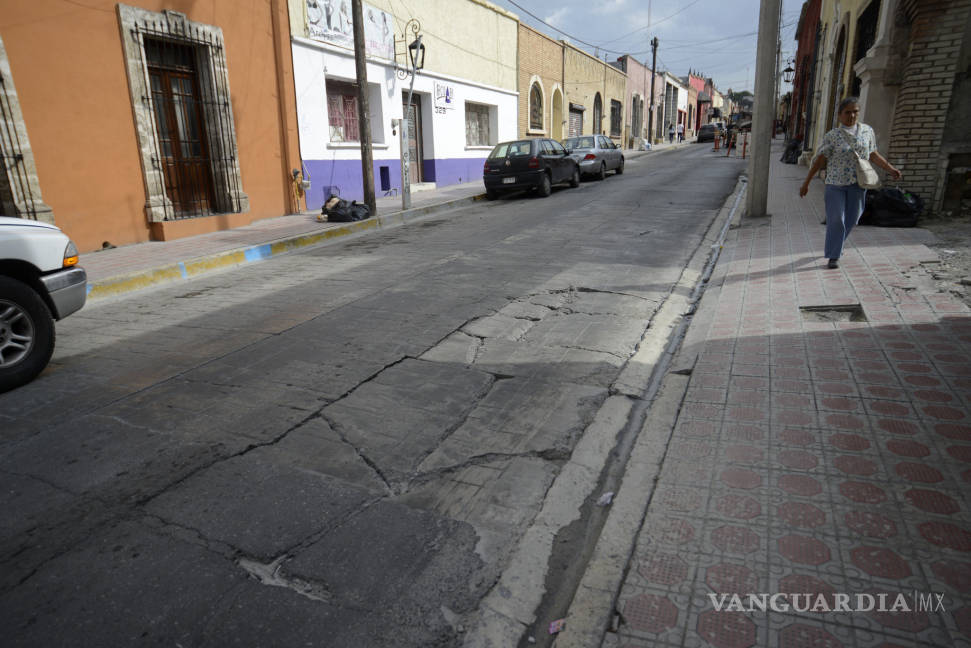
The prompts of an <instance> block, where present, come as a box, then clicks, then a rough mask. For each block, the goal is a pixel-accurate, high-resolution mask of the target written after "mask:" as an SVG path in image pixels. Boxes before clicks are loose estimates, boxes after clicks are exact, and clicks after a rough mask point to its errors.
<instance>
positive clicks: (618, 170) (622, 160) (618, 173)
mask: <svg viewBox="0 0 971 648" xmlns="http://www.w3.org/2000/svg"><path fill="white" fill-rule="evenodd" d="M623 172H624V158H620V166H618V167H617V175H621V174H622V173H623Z"/></svg>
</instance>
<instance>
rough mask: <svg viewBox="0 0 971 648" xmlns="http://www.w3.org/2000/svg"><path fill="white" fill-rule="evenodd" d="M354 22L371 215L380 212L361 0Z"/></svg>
mask: <svg viewBox="0 0 971 648" xmlns="http://www.w3.org/2000/svg"><path fill="white" fill-rule="evenodd" d="M351 19H352V20H353V22H354V63H355V65H356V67H357V124H358V131H359V133H360V135H359V137H360V139H361V172H362V175H363V176H364V178H363V179H364V202H365V203H366V204H367V206H368V209H370V210H371V215H372V216H376V215H377V213H378V206H377V202H376V201H375V199H374V154H373V152H372V150H371V109H370V106H369V105H368V89H367V57H366V53H365V51H364V12H363V11H362V10H361V0H351Z"/></svg>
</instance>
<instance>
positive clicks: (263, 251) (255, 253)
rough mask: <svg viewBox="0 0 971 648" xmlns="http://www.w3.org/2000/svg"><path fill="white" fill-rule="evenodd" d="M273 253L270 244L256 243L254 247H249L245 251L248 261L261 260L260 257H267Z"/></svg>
mask: <svg viewBox="0 0 971 648" xmlns="http://www.w3.org/2000/svg"><path fill="white" fill-rule="evenodd" d="M270 254H271V250H270V244H269V243H267V244H265V245H256V246H254V247H251V248H248V249H246V250H245V251H244V252H243V255H244V256H245V257H246V260H247V261H259V260H260V259H265V258H267V257H269V256H270Z"/></svg>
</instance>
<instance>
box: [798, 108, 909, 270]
mask: <svg viewBox="0 0 971 648" xmlns="http://www.w3.org/2000/svg"><path fill="white" fill-rule="evenodd" d="M859 114H860V106H859V99H857V98H856V97H847V98H846V99H844V100H843V101H841V102H840V105H839V113H838V115H837V117H838V119H839V122H840V123H839V125H838V126H837V127H836V128H834V129H832V130H831V131H829V132H828V133H826V135H824V136H823V144H822V146H820V147H819V151H818V152H817V154H816V158H815V159H814V160H813V163H812V166H810V167H809V174H808V175H807V176H806V180H805V181H804V182H803V183H802V186H801V187H799V197H800V198H801V197H803V196H805V195H806V194H807V193H808V192H809V183H810V181H812V179H813V176H815V175H816V174H817V173H818V172H819V171H820V170H821V169H824V168H825V169H826V193H825V195H824V200H825V203H826V243H825V245H824V249H823V251H824V253H825V256H826V258H827V259H829V262H828V263H827V265H826V267H827V268H838V267H839V259H840V257H841V256H842V255H843V244H844V243H846V239H847V237H849V235H850V232H851V231H852V230H853V228H854V227H855V226H856V224H857V223H858V222H859V220H860V215H861V214H863V206H864V202H865V200H866V189H863V188H862V187H860V185H859V184H857V177H856V161H857V158H858V157H859V158H862V159H864V160H869V161H870V162H872V163H873V164H874V165H876V166H878V167H880V168H881V169H884V170H885V171H887V173H889V174H890V176H891V177H892V178H893V179H894V180H900V178H901V173H900V171H899V170H898V169H897V168H896V167H894V166H893V165H892V164H890V163H889V162H887V160H886V158H884V157H883V156H882V155H880V153H878V152H877V143H876V137H875V136H874V134H873V129H872V128H870V127H869V126H867V125H866V124H864V123H862V122H858V121H857V117H859Z"/></svg>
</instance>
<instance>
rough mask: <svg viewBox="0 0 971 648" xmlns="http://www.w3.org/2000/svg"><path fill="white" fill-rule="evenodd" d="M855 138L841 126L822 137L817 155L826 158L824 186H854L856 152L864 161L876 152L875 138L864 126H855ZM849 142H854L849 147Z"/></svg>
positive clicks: (871, 131)
mask: <svg viewBox="0 0 971 648" xmlns="http://www.w3.org/2000/svg"><path fill="white" fill-rule="evenodd" d="M857 126H859V128H857V129H856V137H854V136H853V135H851V134H850V133H848V132H847V131H846V130H844V129H843V128H842V127H841V126H837V127H836V128H834V129H833V130H831V131H829V132H828V133H826V134H825V135H824V136H823V144H822V146H820V147H819V151H818V152H817V153H816V154H817V155H825V156H826V184H830V185H841V186H843V185H852V184H856V153H854V152H853V149H856V152H857V153H859V154H860V157H861V158H863V159H864V160H869V159H870V153H873V152H874V151H876V150H877V142H876V137H875V136H874V135H873V129H872V128H870V127H869V126H867V125H866V124H863V123H859V124H857ZM850 142H854V144H853V147H852V148H851V147H850Z"/></svg>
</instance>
